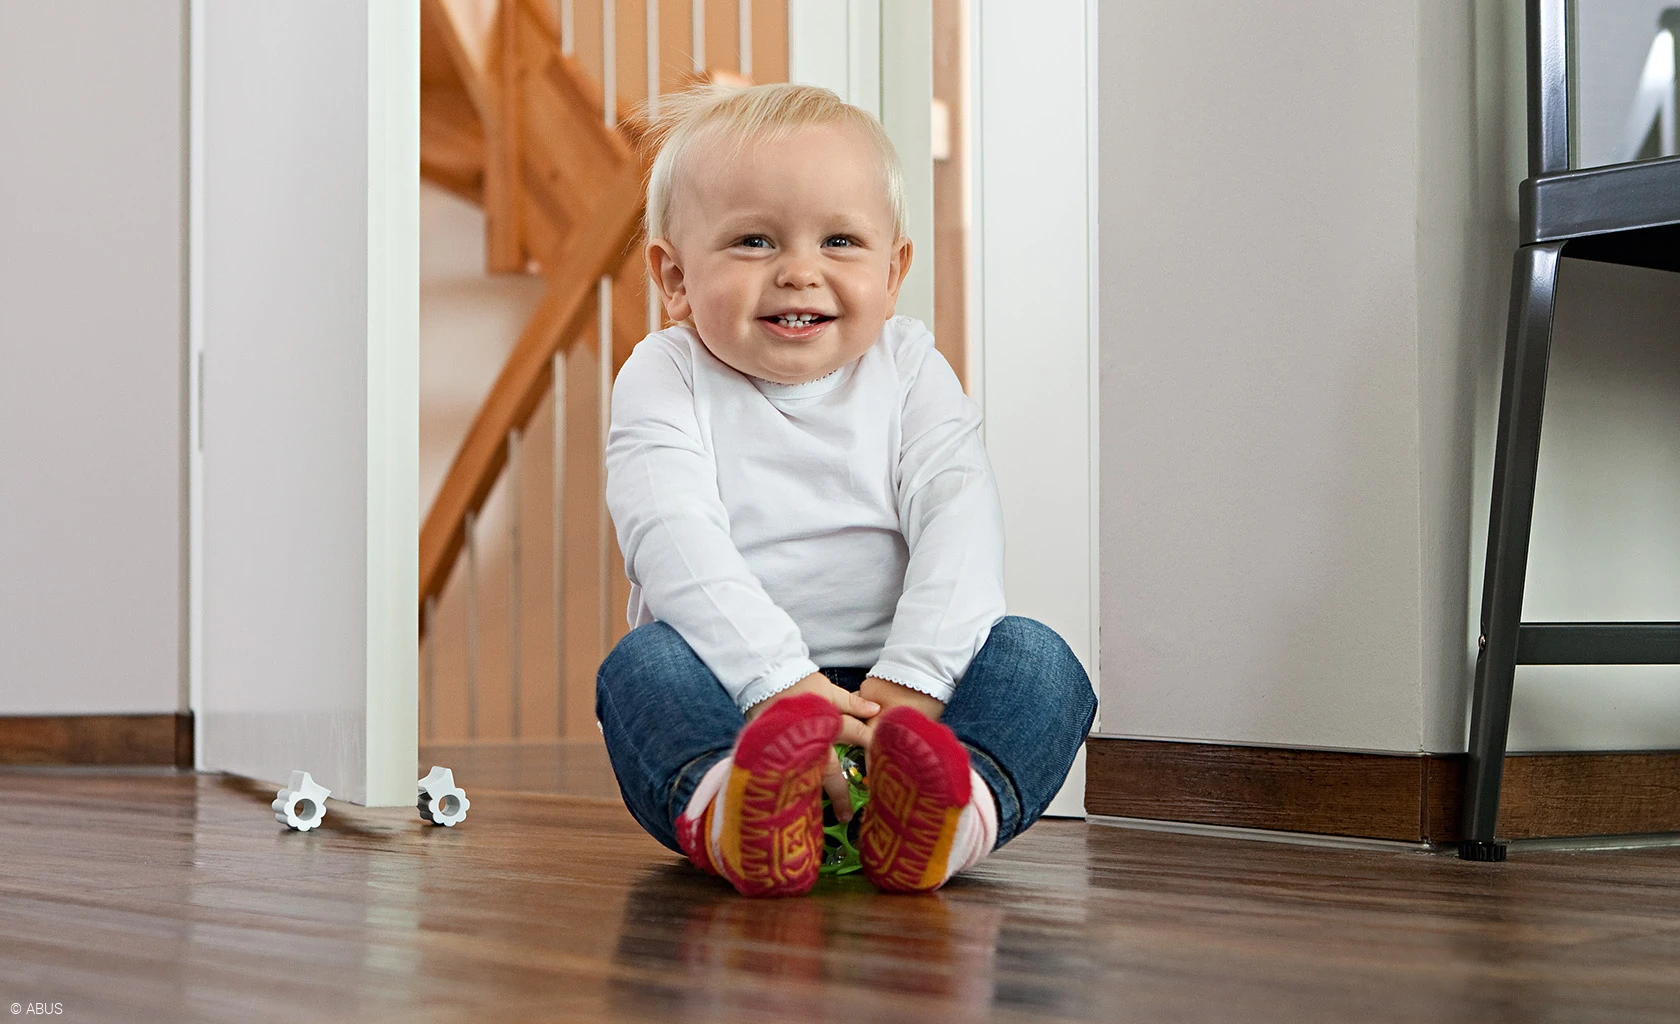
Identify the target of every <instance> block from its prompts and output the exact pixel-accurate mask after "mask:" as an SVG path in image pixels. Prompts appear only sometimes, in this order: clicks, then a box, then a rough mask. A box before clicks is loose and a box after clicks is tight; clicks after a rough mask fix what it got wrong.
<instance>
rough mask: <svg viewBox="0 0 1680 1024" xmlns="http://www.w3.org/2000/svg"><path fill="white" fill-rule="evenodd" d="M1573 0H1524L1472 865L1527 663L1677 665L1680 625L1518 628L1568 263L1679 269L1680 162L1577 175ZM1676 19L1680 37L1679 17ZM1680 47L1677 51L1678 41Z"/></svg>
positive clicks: (1469, 794)
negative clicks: (1524, 118) (1572, 164)
mask: <svg viewBox="0 0 1680 1024" xmlns="http://www.w3.org/2000/svg"><path fill="white" fill-rule="evenodd" d="M1572 6H1573V5H1572V3H1571V2H1570V0H1528V12H1527V14H1528V172H1529V178H1528V180H1527V181H1525V182H1523V183H1522V186H1521V187H1520V190H1519V192H1518V198H1519V200H1520V205H1521V223H1520V231H1521V243H1520V245H1521V247H1520V248H1519V249H1518V250H1517V256H1516V264H1515V269H1514V272H1513V274H1512V281H1511V315H1510V323H1509V326H1508V328H1507V334H1506V341H1505V370H1504V379H1503V382H1502V384H1501V387H1500V396H1499V440H1498V448H1497V450H1496V451H1495V454H1494V463H1493V505H1492V509H1491V512H1490V514H1489V516H1488V547H1487V570H1486V575H1485V577H1484V580H1483V586H1482V618H1481V636H1480V638H1479V646H1480V653H1479V655H1478V656H1477V659H1476V688H1475V695H1474V698H1473V704H1472V706H1471V713H1470V758H1469V764H1468V766H1467V768H1466V772H1465V793H1464V823H1463V838H1462V842H1461V843H1460V845H1459V848H1458V855H1459V856H1460V857H1462V858H1464V859H1465V860H1476V861H1498V860H1504V859H1505V845H1504V844H1503V843H1500V842H1497V841H1496V840H1495V838H1494V825H1495V822H1496V819H1497V818H1498V815H1499V785H1500V780H1501V777H1502V775H1503V773H1504V768H1505V743H1506V735H1507V732H1508V730H1509V728H1510V722H1511V684H1512V681H1513V679H1514V677H1515V676H1516V668H1517V666H1518V665H1670V664H1680V623H1675V622H1620V623H1614V622H1548V623H1525V622H1523V621H1521V620H1522V602H1523V585H1524V582H1525V580H1526V578H1527V574H1528V540H1529V529H1530V526H1531V524H1532V521H1533V516H1534V474H1535V467H1536V465H1537V463H1538V461H1539V455H1540V419H1541V409H1542V406H1543V405H1544V403H1545V397H1546V361H1547V357H1548V355H1549V354H1550V351H1551V344H1552V313H1553V309H1554V307H1555V304H1556V297H1557V277H1558V260H1559V258H1561V257H1563V256H1569V257H1571V258H1574V259H1584V260H1595V261H1598V262H1603V263H1618V264H1623V265H1627V266H1636V267H1651V268H1655V269H1658V270H1667V271H1671V272H1675V273H1680V157H1669V158H1666V159H1658V160H1645V161H1640V162H1638V163H1626V164H1613V165H1611V166H1607V167H1594V168H1590V169H1586V170H1570V169H1569V86H1570V81H1569V58H1568V53H1567V40H1568V39H1569V36H1570V31H1569V30H1570V26H1569V24H1568V18H1569V17H1570V16H1571V13H1572V10H1571V8H1572ZM1671 20H1673V21H1675V24H1674V26H1673V28H1674V31H1675V32H1676V34H1677V36H1680V19H1676V18H1674V12H1672V11H1671V12H1670V13H1669V14H1668V15H1665V17H1664V24H1665V25H1667V24H1668V23H1669V22H1670V21H1671ZM1677 45H1680V44H1677Z"/></svg>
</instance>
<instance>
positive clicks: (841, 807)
mask: <svg viewBox="0 0 1680 1024" xmlns="http://www.w3.org/2000/svg"><path fill="white" fill-rule="evenodd" d="M796 693H815V694H817V695H819V696H821V697H822V698H823V699H824V700H826V701H828V702H829V703H830V704H833V705H834V706H835V707H836V708H838V709H840V735H839V736H837V737H835V742H836V743H853V744H856V745H858V746H860V747H861V746H867V745H868V743H869V736H870V733H869V726H867V725H865V724H864V720H865V719H868V718H874V717H875V716H876V715H878V714H880V713H881V706H880V705H879V704H877V703H875V702H874V701H872V700H867V699H865V698H864V697H863V696H861V695H860V694H856V693H853V692H851V691H850V690H846V689H842V688H841V687H838V686H835V685H834V684H833V683H831V682H829V681H828V677H827V676H825V675H823V674H822V673H821V672H813V673H811V674H810V675H808V676H806V677H805V678H804V679H801V680H800V681H799V682H797V683H794V684H793V685H792V686H790V687H788V688H787V689H785V690H783V691H782V692H780V693H776V694H772V695H770V696H768V697H766V698H764V699H763V700H761V701H759V702H758V703H757V704H754V705H753V706H752V707H750V708H748V709H747V721H749V722H750V721H752V720H753V719H755V718H757V717H758V716H759V715H760V714H761V713H763V711H764V709H765V708H767V707H769V706H770V705H772V704H774V703H776V702H777V701H779V700H781V699H782V698H783V697H791V696H793V695H794V694H796ZM929 699H930V700H931V699H932V698H929ZM823 789H824V790H825V791H827V793H828V798H829V800H830V801H832V802H833V804H834V816H835V817H836V818H839V819H840V820H841V821H849V820H851V817H852V795H851V790H849V789H847V788H846V777H845V775H843V774H841V771H840V758H839V757H838V756H837V755H836V754H835V753H834V751H832V750H830V751H829V753H828V767H826V768H824V769H823Z"/></svg>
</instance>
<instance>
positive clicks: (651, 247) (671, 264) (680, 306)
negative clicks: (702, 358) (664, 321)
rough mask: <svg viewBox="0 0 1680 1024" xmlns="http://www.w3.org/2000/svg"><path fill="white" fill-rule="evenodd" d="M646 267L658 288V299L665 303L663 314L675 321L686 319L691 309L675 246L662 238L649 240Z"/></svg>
mask: <svg viewBox="0 0 1680 1024" xmlns="http://www.w3.org/2000/svg"><path fill="white" fill-rule="evenodd" d="M647 268H648V276H649V277H652V278H653V285H654V287H655V288H658V289H659V298H660V301H661V302H663V303H664V304H665V315H666V316H667V317H669V318H670V319H672V320H674V321H677V322H681V321H683V320H687V319H688V317H689V314H690V313H691V312H693V310H692V309H691V308H690V306H689V302H688V286H687V283H686V282H685V281H684V278H683V269H682V263H681V262H679V258H678V256H677V250H676V247H675V246H673V245H672V244H671V243H670V242H668V241H666V240H665V239H663V238H655V239H652V240H651V241H649V242H648V244H647Z"/></svg>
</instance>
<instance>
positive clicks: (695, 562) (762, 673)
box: [606, 336, 817, 710]
mask: <svg viewBox="0 0 1680 1024" xmlns="http://www.w3.org/2000/svg"><path fill="white" fill-rule="evenodd" d="M686 362H687V360H686V359H685V358H684V354H683V353H681V352H679V351H677V350H675V348H674V346H673V345H672V344H671V343H670V342H669V341H667V340H665V339H661V338H657V336H656V337H655V338H650V339H649V340H648V341H644V342H643V343H642V344H640V345H638V346H636V349H635V351H634V352H632V353H631V355H630V358H629V359H628V360H626V362H625V364H624V367H623V369H622V370H621V371H620V372H619V375H618V379H617V383H616V384H615V385H614V387H613V398H612V428H611V431H610V432H609V434H608V440H607V452H606V463H607V509H608V511H610V512H611V513H612V518H613V525H614V527H615V528H616V531H617V534H618V545H619V549H620V550H621V551H622V552H623V553H624V565H625V570H626V572H627V573H628V575H629V577H630V580H631V582H633V583H635V584H636V585H637V586H638V587H640V588H641V592H642V600H643V602H644V604H645V605H646V606H647V610H648V612H649V613H650V614H652V615H653V617H654V618H656V619H658V620H660V621H661V622H664V623H666V624H667V625H669V626H671V628H673V629H675V630H676V631H677V632H678V633H679V634H680V635H681V636H682V638H683V639H684V640H686V641H687V642H688V645H689V646H690V647H692V648H693V649H694V653H695V654H697V655H699V657H700V660H701V661H703V662H705V664H706V667H707V668H709V669H711V670H712V673H713V674H714V675H716V676H717V677H718V680H719V681H720V682H721V683H723V687H724V689H725V690H727V691H728V692H729V695H730V697H731V698H733V699H734V701H735V704H736V706H738V707H740V708H741V709H742V710H745V709H747V708H749V707H751V706H752V705H754V704H756V703H758V702H759V701H761V700H763V699H764V698H766V697H768V696H770V695H771V694H774V693H778V692H780V691H781V690H785V689H787V688H788V687H790V686H792V685H793V684H794V683H796V682H798V681H799V680H801V679H803V678H804V677H806V676H808V675H810V674H811V673H812V672H815V671H817V666H816V664H815V663H814V662H813V661H812V660H811V657H810V651H809V649H808V648H807V647H806V645H805V642H804V640H803V639H802V638H801V636H800V634H799V627H798V625H796V624H795V623H794V621H793V619H792V618H791V617H790V616H789V615H788V614H787V613H786V612H785V611H783V610H782V609H781V608H780V607H778V606H777V605H776V603H775V602H774V601H772V600H771V599H770V596H769V594H767V593H765V590H764V586H763V584H761V583H760V582H759V580H758V578H757V577H756V576H754V575H753V573H752V570H751V569H749V568H748V567H747V563H746V560H745V559H743V558H742V557H741V554H740V552H739V551H738V550H736V548H735V544H734V541H733V540H732V539H731V538H730V534H729V515H728V511H727V510H726V509H725V508H724V505H723V500H722V498H720V497H719V495H718V489H717V465H716V462H715V461H714V458H713V454H712V452H711V451H710V450H709V449H708V448H707V446H706V445H705V444H704V442H703V440H702V437H701V433H700V427H699V421H698V418H697V416H696V415H695V396H694V388H693V378H692V374H693V373H694V370H693V368H692V366H691V365H690V366H684V365H683V364H684V363H686Z"/></svg>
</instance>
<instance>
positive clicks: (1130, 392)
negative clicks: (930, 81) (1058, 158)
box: [1100, 0, 1680, 752]
mask: <svg viewBox="0 0 1680 1024" xmlns="http://www.w3.org/2000/svg"><path fill="white" fill-rule="evenodd" d="M1522 33H1523V24H1522V14H1521V10H1520V8H1513V5H1510V4H1504V3H1501V2H1500V0H1478V3H1476V4H1475V5H1473V6H1472V7H1466V6H1465V5H1461V4H1457V3H1453V2H1451V0H1413V2H1411V3H1406V4H1400V5H1392V4H1391V5H1377V6H1372V5H1345V4H1335V3H1331V2H1329V0H1297V2H1293V3H1290V4H1287V5H1268V6H1267V7H1266V8H1265V9H1264V10H1254V11H1249V10H1247V9H1246V8H1242V7H1240V6H1238V7H1231V6H1229V5H1222V4H1213V3H1207V2H1196V3H1189V4H1176V5H1163V6H1147V5H1136V7H1135V9H1128V10H1127V12H1126V14H1125V16H1124V17H1121V18H1115V19H1105V20H1104V22H1103V25H1102V50H1101V53H1102V68H1103V73H1102V83H1103V84H1102V89H1101V98H1100V109H1101V111H1102V115H1101V140H1100V144H1101V182H1102V183H1101V189H1102V191H1101V197H1100V202H1101V208H1102V210H1103V220H1102V224H1101V231H1100V234H1101V254H1102V264H1101V267H1102V269H1101V288H1102V292H1101V299H1102V322H1103V325H1104V333H1103V340H1102V370H1101V373H1102V382H1101V414H1102V432H1101V450H1102V503H1103V528H1102V581H1101V586H1102V620H1103V621H1102V629H1103V634H1102V636H1103V645H1102V666H1103V692H1102V696H1103V700H1104V710H1103V727H1104V731H1105V732H1108V733H1112V734H1116V735H1127V736H1144V737H1171V738H1187V739H1194V740H1206V741H1212V742H1236V743H1259V744H1273V745H1280V746H1306V747H1331V748H1351V749H1367V750H1386V751H1398V752H1411V751H1419V750H1432V751H1454V750H1463V749H1464V744H1465V730H1466V724H1467V717H1468V715H1467V708H1468V695H1469V683H1470V678H1471V672H1472V669H1473V637H1474V623H1475V619H1476V615H1477V612H1478V610H1479V607H1480V582H1481V573H1482V557H1483V552H1484V550H1485V534H1486V521H1487V502H1488V487H1489V480H1490V477H1491V462H1492V447H1493V430H1494V417H1495V413H1496V409H1497V402H1498V388H1499V372H1500V353H1501V351H1502V348H1503V344H1504V330H1505V312H1506V304H1507V301H1508V293H1509V280H1510V263H1511V253H1512V249H1513V247H1514V245H1515V242H1516V229H1515V190H1516V185H1517V182H1518V181H1519V180H1520V178H1521V177H1522V175H1523V173H1524V152H1525V138H1524V134H1523V119H1524V106H1523V105H1524V89H1523V77H1522V76H1523V67H1522V60H1523V43H1522ZM1646 42H1647V43H1648V42H1649V39H1648V38H1647V39H1646ZM1677 312H1680V289H1677V286H1676V282H1675V281H1674V280H1673V279H1672V278H1670V277H1669V276H1667V275H1659V274H1653V273H1642V272H1640V271H1635V270H1629V269H1626V268H1613V267H1602V266H1596V265H1585V264H1579V263H1575V262H1573V261H1568V262H1566V269H1565V271H1564V277H1563V285H1562V288H1561V291H1560V299H1559V319H1558V327H1557V339H1556V349H1555V353H1554V362H1553V374H1552V386H1551V391H1550V394H1549V398H1548V406H1547V417H1548V418H1547V422H1546V433H1545V441H1544V444H1543V447H1542V455H1541V470H1540V483H1539V495H1538V499H1537V504H1536V513H1535V533H1534V542H1533V550H1532V554H1531V561H1530V565H1531V567H1532V568H1531V572H1530V578H1529V588H1528V595H1527V607H1526V610H1525V616H1526V617H1527V618H1530V619H1587V618H1598V617H1603V618H1629V619H1653V618H1658V619H1660V618H1669V619H1673V618H1680V585H1677V584H1676V582H1675V581H1676V580H1680V532H1677V531H1676V530H1675V528H1674V522H1675V518H1674V514H1673V509H1674V508H1675V507H1676V498H1677V497H1680V461H1677V460H1676V457H1675V452H1676V451H1680V446H1677V444H1676V442H1675V441H1674V438H1676V437H1677V436H1680V431H1677V428H1680V398H1677V397H1676V396H1680V388H1677V387H1676V383H1677V382H1680V349H1677V348H1676V347H1675V346H1674V344H1673V339H1674V337H1675V331H1674V324H1675V322H1676V321H1675V316H1676V314H1677ZM1677 673H1680V670H1675V669H1672V668H1666V667H1655V668H1645V667H1638V668H1629V669H1603V668H1585V669H1583V668H1547V669H1538V668H1533V669H1523V670H1520V671H1519V674H1518V680H1519V683H1518V687H1517V698H1516V704H1515V708H1514V713H1513V728H1512V737H1511V739H1512V749H1514V750H1524V749H1569V748H1608V749H1618V748H1638V747H1675V746H1680V708H1677V707H1676V705H1675V704H1674V701H1673V693H1674V690H1673V686H1674V683H1675V681H1676V675H1677Z"/></svg>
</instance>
